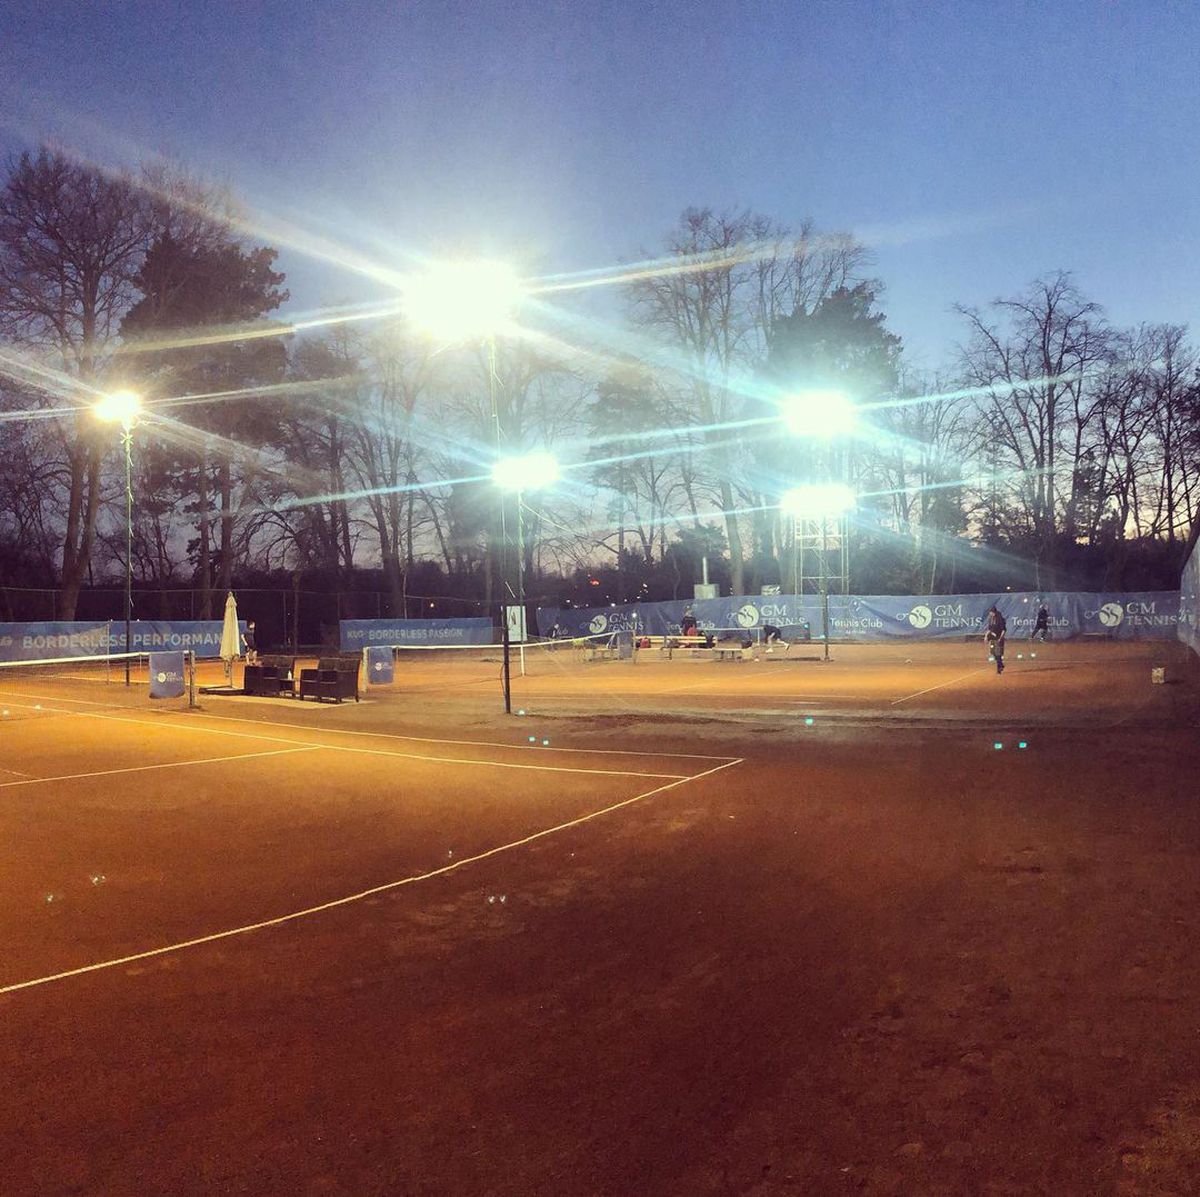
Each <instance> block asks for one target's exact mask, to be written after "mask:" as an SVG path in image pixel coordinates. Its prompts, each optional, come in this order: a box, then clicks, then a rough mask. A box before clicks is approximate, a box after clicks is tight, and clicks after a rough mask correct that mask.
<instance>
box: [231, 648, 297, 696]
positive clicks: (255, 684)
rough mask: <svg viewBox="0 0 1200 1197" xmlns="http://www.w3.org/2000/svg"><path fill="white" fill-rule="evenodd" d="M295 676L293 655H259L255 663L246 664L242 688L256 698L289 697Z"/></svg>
mask: <svg viewBox="0 0 1200 1197" xmlns="http://www.w3.org/2000/svg"><path fill="white" fill-rule="evenodd" d="M295 676H296V658H295V657H279V656H266V657H261V658H259V662H258V664H257V665H247V666H246V670H245V675H244V677H243V681H242V689H243V690H245V692H246V693H247V694H251V695H254V696H255V697H257V698H280V697H282V696H284V695H286V696H287V697H289V698H291V697H292V696H293V693H294V690H293V679H294V678H295Z"/></svg>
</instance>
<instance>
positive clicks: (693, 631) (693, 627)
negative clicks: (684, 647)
mask: <svg viewBox="0 0 1200 1197" xmlns="http://www.w3.org/2000/svg"><path fill="white" fill-rule="evenodd" d="M699 627H700V625H699V624H698V623H697V622H696V617H695V616H694V615H693V614H692V609H691V607H689V608H688V609H687V610H686V611H685V612H684V613H683V618H682V619H681V620H680V621H679V631H680V634H681V635H684V636H698V635H699V634H700V633H699V630H698V629H699Z"/></svg>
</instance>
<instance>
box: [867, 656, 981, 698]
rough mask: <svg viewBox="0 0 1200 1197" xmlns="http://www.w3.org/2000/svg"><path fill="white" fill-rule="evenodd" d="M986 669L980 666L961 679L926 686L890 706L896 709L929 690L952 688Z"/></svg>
mask: <svg viewBox="0 0 1200 1197" xmlns="http://www.w3.org/2000/svg"><path fill="white" fill-rule="evenodd" d="M987 668H988V667H987V666H986V665H981V666H980V667H979V668H978V669H972V670H971V671H970V672H969V673H964V674H963V675H962V677H952V678H951V679H950V680H949V681H948V682H939V683H938V684H937V685H936V686H926V687H925V689H924V690H918V691H917V692H916V693H915V694H906V695H905V696H904V697H903V698H897V699H896V701H895V702H893V703H891V704H890V705H891V706H894V707H897V706H899V705H900V704H901V703H902V702H908V700H909V699H910V698H920V697H921V695H922V694H928V693H929V692H930V690H941V689H942V688H943V687H944V686H953V685H954V683H955V682H961V681H962V680H963V679H964V678H968V677H974V676H975V674H977V673H982V672H983V671H984V670H985V669H987Z"/></svg>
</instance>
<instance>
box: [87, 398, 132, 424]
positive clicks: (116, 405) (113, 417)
mask: <svg viewBox="0 0 1200 1197" xmlns="http://www.w3.org/2000/svg"><path fill="white" fill-rule="evenodd" d="M141 410H142V400H141V398H140V397H139V396H138V395H136V394H134V392H133V391H112V392H111V393H110V394H107V395H101V396H100V398H99V399H97V400H96V402H95V403H93V404H92V411H93V412H94V413H95V415H96V418H97V419H98V420H103V421H104V423H105V424H120V425H121V426H122V427H123V428H130V427H132V426H133V424H134V422H135V421H136V420H137V418H138V415H139V414H140V412H141Z"/></svg>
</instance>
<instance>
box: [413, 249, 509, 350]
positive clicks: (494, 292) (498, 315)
mask: <svg viewBox="0 0 1200 1197" xmlns="http://www.w3.org/2000/svg"><path fill="white" fill-rule="evenodd" d="M522 295H523V288H522V286H521V280H520V279H519V278H518V277H517V275H516V272H515V271H514V270H513V269H512V268H511V267H510V266H506V265H505V264H504V263H503V262H441V263H437V264H435V265H433V266H430V267H429V268H428V269H427V270H425V271H423V272H422V273H420V274H414V275H412V276H411V277H410V278H409V279H408V282H407V284H406V286H405V288H404V299H405V311H406V313H407V315H408V318H409V320H410V321H411V322H412V324H413V326H414V327H415V328H416V329H418V330H419V331H420V332H423V333H425V334H426V335H427V336H429V337H432V338H433V339H434V340H437V341H442V342H445V343H447V344H452V343H456V342H463V341H483V340H486V339H487V338H489V337H493V336H495V335H496V334H497V333H499V332H502V331H503V330H504V328H505V327H506V326H507V325H508V324H509V323H510V322H511V321H512V318H513V317H514V315H515V314H516V311H517V308H518V307H520V304H521V298H522Z"/></svg>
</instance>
